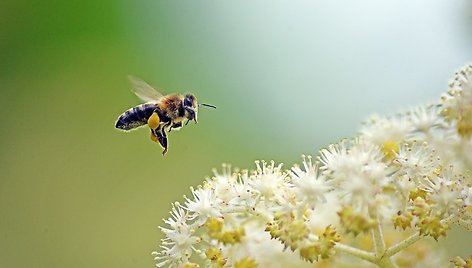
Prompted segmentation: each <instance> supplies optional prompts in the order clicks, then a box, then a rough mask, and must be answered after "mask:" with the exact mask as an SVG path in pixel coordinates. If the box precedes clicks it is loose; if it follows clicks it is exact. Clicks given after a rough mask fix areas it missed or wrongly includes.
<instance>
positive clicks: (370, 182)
mask: <svg viewBox="0 0 472 268" xmlns="http://www.w3.org/2000/svg"><path fill="white" fill-rule="evenodd" d="M471 136H472V66H470V65H469V66H467V67H465V68H464V69H463V70H461V71H459V72H458V73H456V76H455V78H454V80H453V82H452V83H451V84H450V86H449V91H448V93H447V94H445V95H444V96H443V97H442V99H441V101H440V102H439V103H438V104H435V105H429V106H426V107H419V108H415V109H413V110H411V111H407V112H404V113H401V114H398V115H395V116H392V117H382V116H374V117H372V118H370V119H369V120H368V121H367V122H366V123H365V124H364V125H363V127H362V129H361V131H360V134H359V136H358V137H355V138H353V139H350V140H343V141H341V142H339V143H337V144H332V145H330V146H328V147H327V148H326V149H322V150H321V151H320V152H319V155H318V157H317V158H316V159H312V157H310V156H307V157H305V156H304V157H303V161H302V165H301V166H294V167H292V168H291V169H290V170H285V171H284V170H282V165H276V164H275V163H274V162H270V163H266V162H256V169H255V170H254V171H247V170H243V171H241V172H232V171H231V169H230V168H229V167H228V166H224V167H223V172H222V173H218V172H216V171H215V172H214V177H212V178H211V179H207V180H206V181H205V182H204V183H203V185H202V186H199V187H197V188H196V189H193V188H192V196H191V197H185V203H183V204H180V203H175V204H174V205H173V208H172V211H171V217H170V218H169V219H167V220H166V221H165V223H166V226H165V227H160V228H161V230H162V231H163V232H164V234H165V239H163V241H162V243H161V250H160V251H159V252H154V253H153V254H155V259H156V261H157V266H158V267H162V266H167V267H198V266H199V264H200V265H204V266H205V267H240V268H242V267H313V266H314V263H315V264H322V265H326V264H327V263H328V265H333V266H336V267H355V265H357V263H356V262H355V261H353V257H357V258H358V259H359V262H358V264H359V267H366V265H369V263H370V265H377V266H380V267H395V266H396V265H399V266H402V267H438V266H443V265H444V262H443V261H444V260H443V259H442V258H441V257H440V256H441V254H438V253H437V252H436V251H435V250H434V249H433V248H432V247H429V245H428V244H427V243H424V242H423V241H418V240H420V238H423V237H426V236H431V237H433V238H434V239H436V240H437V239H438V238H439V237H441V236H444V235H445V234H446V232H447V230H448V227H449V224H454V223H457V224H460V225H462V226H464V227H466V228H469V230H470V231H472V228H471V225H472V180H471V179H470V176H469V170H470V169H471V167H472V139H471ZM408 235H411V236H410V237H408ZM399 238H404V240H400V241H399ZM395 243H396V244H395ZM413 243H416V244H415V245H414V246H410V245H411V244H413ZM387 244H388V245H392V244H393V245H392V246H391V247H387V246H386V245H387ZM415 250H416V251H421V252H422V254H419V253H418V254H415V252H416V251H415ZM339 253H341V254H339ZM397 253H398V254H397ZM412 256H413V257H412ZM348 257H349V258H351V259H347V260H346V258H348ZM354 259H355V258H354ZM361 260H362V261H361Z"/></svg>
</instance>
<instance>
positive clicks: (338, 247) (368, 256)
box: [335, 243, 376, 263]
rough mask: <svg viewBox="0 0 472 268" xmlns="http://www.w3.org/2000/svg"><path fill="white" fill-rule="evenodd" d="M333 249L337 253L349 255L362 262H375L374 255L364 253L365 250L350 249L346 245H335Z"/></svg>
mask: <svg viewBox="0 0 472 268" xmlns="http://www.w3.org/2000/svg"><path fill="white" fill-rule="evenodd" d="M335 249H336V250H337V251H339V252H344V253H347V254H349V255H352V256H355V257H358V258H359V259H363V260H366V261H368V262H372V263H375V261H376V258H375V255H374V253H372V252H368V251H365V250H362V249H358V248H355V247H351V246H348V245H345V244H341V243H336V246H335Z"/></svg>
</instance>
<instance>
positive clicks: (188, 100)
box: [184, 97, 192, 107]
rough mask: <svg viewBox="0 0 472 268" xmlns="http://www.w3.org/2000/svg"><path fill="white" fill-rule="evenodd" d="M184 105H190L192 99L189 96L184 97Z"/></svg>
mask: <svg viewBox="0 0 472 268" xmlns="http://www.w3.org/2000/svg"><path fill="white" fill-rule="evenodd" d="M184 106H185V107H192V100H190V98H189V97H185V99H184Z"/></svg>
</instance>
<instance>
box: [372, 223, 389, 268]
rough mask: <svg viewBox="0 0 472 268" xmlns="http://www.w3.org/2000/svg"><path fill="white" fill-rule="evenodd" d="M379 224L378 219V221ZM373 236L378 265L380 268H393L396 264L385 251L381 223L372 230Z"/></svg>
mask: <svg viewBox="0 0 472 268" xmlns="http://www.w3.org/2000/svg"><path fill="white" fill-rule="evenodd" d="M377 222H378V219H377ZM372 236H373V239H374V246H375V257H376V262H375V263H376V264H377V265H378V266H380V267H385V268H393V267H395V264H394V263H393V262H392V260H391V259H390V256H388V255H386V254H385V253H386V251H385V248H386V247H385V240H384V238H383V232H382V226H381V225H380V222H378V223H377V226H376V227H375V228H374V229H373V230H372Z"/></svg>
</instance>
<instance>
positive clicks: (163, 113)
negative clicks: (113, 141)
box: [115, 76, 216, 155]
mask: <svg viewBox="0 0 472 268" xmlns="http://www.w3.org/2000/svg"><path fill="white" fill-rule="evenodd" d="M129 80H130V82H131V85H132V91H133V92H134V94H136V96H138V98H139V99H141V100H142V101H144V103H143V104H140V105H138V106H135V107H133V108H131V109H129V110H127V111H125V112H124V113H122V114H121V115H120V117H118V120H117V121H116V123H115V127H116V128H117V129H120V130H124V131H128V130H132V129H135V128H138V127H141V126H144V125H147V126H148V127H149V129H150V137H151V140H152V141H154V142H158V143H159V144H160V145H161V146H162V148H163V149H164V151H162V155H165V154H166V153H167V150H168V148H169V145H168V141H167V135H168V134H169V132H171V130H179V129H180V128H182V126H183V124H184V121H186V122H185V125H187V124H188V123H189V122H190V121H195V124H196V123H198V121H197V115H198V107H199V106H206V107H210V108H214V109H216V107H215V106H213V105H210V104H204V103H201V104H198V102H197V98H196V97H195V96H194V95H193V94H186V95H181V94H169V95H163V94H162V93H161V92H160V91H158V90H156V89H154V88H153V87H152V86H150V85H149V84H147V83H146V82H144V81H143V80H141V79H139V78H137V77H133V76H129Z"/></svg>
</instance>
